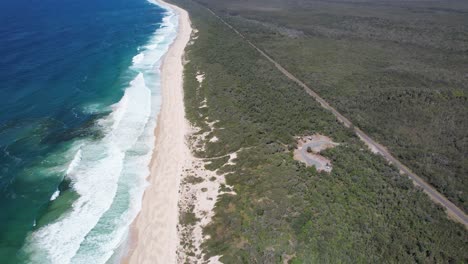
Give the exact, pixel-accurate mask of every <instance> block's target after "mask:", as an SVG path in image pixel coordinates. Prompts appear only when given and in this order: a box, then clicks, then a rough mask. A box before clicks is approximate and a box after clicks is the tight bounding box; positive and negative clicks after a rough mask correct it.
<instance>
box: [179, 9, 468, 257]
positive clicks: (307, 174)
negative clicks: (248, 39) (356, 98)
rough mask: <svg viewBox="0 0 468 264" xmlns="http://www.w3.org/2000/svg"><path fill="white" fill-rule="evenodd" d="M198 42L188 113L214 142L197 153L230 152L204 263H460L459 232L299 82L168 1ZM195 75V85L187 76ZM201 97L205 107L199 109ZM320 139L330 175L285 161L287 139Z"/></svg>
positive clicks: (202, 16) (216, 25)
mask: <svg viewBox="0 0 468 264" xmlns="http://www.w3.org/2000/svg"><path fill="white" fill-rule="evenodd" d="M173 2H174V3H176V4H177V5H179V6H181V7H182V8H184V9H186V10H188V11H189V13H190V17H191V20H192V25H193V26H194V27H195V28H196V29H197V30H198V33H197V35H198V38H197V39H196V40H195V42H194V44H192V45H190V46H189V47H188V48H187V50H186V51H187V53H186V56H187V58H186V59H187V61H188V63H187V64H186V66H185V85H184V87H185V89H184V90H185V103H186V113H187V117H188V119H189V120H190V122H192V123H193V124H195V125H197V126H199V127H202V128H203V130H202V131H200V132H199V133H202V132H204V131H208V130H209V128H208V125H207V123H206V122H207V121H208V122H212V121H215V120H219V122H217V123H215V124H214V131H213V132H212V133H211V134H210V135H209V137H208V138H211V137H212V136H216V137H217V138H219V141H217V142H206V143H207V144H206V150H205V151H203V152H200V153H197V155H199V156H200V157H217V156H222V155H226V154H229V153H231V152H233V151H238V150H240V149H242V150H241V151H240V152H239V153H238V158H237V159H236V160H235V163H236V164H235V165H224V166H223V165H222V164H221V163H216V166H211V167H210V169H213V170H214V169H218V172H219V173H224V174H226V180H227V183H228V184H229V185H233V186H234V191H235V192H236V193H237V195H228V194H226V195H223V196H222V197H221V198H220V199H219V200H218V202H217V206H216V209H215V217H214V219H213V222H212V224H210V225H209V226H208V227H207V228H206V229H205V233H206V234H207V235H210V239H208V240H207V241H206V243H205V244H204V249H205V252H207V253H208V255H207V256H206V257H209V256H214V255H222V258H221V261H222V262H224V263H284V262H285V261H286V262H288V263H337V262H338V263H339V262H346V263H364V262H366V263H367V262H371V263H381V262H383V263H414V262H424V263H426V262H436V263H449V262H454V263H463V262H466V261H468V254H467V253H466V250H465V249H466V246H467V242H468V241H467V232H466V230H465V229H464V227H463V226H461V225H459V224H457V223H455V222H453V221H451V220H449V219H448V218H447V215H446V214H445V212H444V211H443V210H442V209H441V208H440V207H438V206H436V205H435V204H434V203H433V202H431V201H430V200H429V198H428V197H427V195H425V194H424V193H423V192H421V191H420V190H418V189H417V188H415V187H414V186H413V184H412V183H411V182H410V181H409V180H408V179H407V178H406V177H404V176H401V175H400V174H399V173H398V171H397V170H396V169H395V168H393V167H392V166H389V165H388V164H386V162H385V161H384V160H383V159H382V158H381V157H379V156H375V155H373V154H371V153H370V152H369V151H368V150H367V148H366V147H365V146H364V145H363V144H362V143H361V142H360V140H359V139H358V138H356V137H355V136H354V134H353V133H352V132H351V131H350V130H348V129H346V128H344V127H343V126H342V125H341V124H339V123H338V122H337V121H336V119H335V118H334V117H333V115H332V114H331V113H329V112H327V111H325V110H323V109H322V108H321V107H320V106H319V105H318V103H317V102H315V101H314V100H313V99H312V98H311V97H309V96H308V95H307V94H306V93H305V92H304V91H303V90H302V89H301V88H300V87H299V86H297V85H296V84H295V83H293V82H292V81H290V80H289V79H287V78H286V77H284V76H283V75H282V74H281V73H279V72H278V71H277V70H276V68H275V67H274V66H273V65H272V64H271V63H269V62H268V61H266V60H265V59H264V58H263V57H261V56H260V55H259V54H258V53H257V52H256V51H255V50H254V49H252V48H251V47H250V46H249V45H248V44H247V43H245V42H244V41H243V40H242V39H240V38H239V37H238V36H237V35H236V34H235V33H233V31H232V30H231V29H229V28H228V27H227V26H225V25H224V24H222V23H220V21H219V20H217V19H216V18H215V17H214V16H213V15H212V14H210V13H209V12H208V11H207V10H206V9H205V8H204V7H203V6H202V5H200V4H198V3H196V2H193V1H190V0H175V1H173ZM200 73H203V74H204V77H205V80H204V81H203V84H202V86H201V87H199V83H198V81H197V80H196V76H197V75H198V74H200ZM205 99H206V100H207V101H206V102H207V105H208V108H200V106H201V105H202V102H203V101H204V100H205ZM313 133H321V134H324V135H326V136H329V137H331V138H332V139H333V140H334V141H335V142H339V143H340V145H339V146H338V147H336V148H333V149H330V150H327V151H326V152H324V155H325V156H326V157H327V158H329V159H331V160H332V163H333V170H332V172H331V173H330V174H327V173H318V172H317V171H316V170H315V169H314V168H306V167H305V166H304V165H303V164H302V163H300V162H297V161H295V160H294V159H293V158H292V152H291V149H292V148H293V147H294V144H295V140H294V138H293V137H294V136H297V135H304V134H313Z"/></svg>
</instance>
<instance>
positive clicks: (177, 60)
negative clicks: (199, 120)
mask: <svg viewBox="0 0 468 264" xmlns="http://www.w3.org/2000/svg"><path fill="white" fill-rule="evenodd" d="M158 2H160V3H161V4H162V5H166V6H170V7H171V8H172V9H173V10H174V11H175V12H177V13H178V14H179V31H178V35H177V38H176V40H175V41H174V43H173V44H172V45H171V47H170V48H169V51H168V52H167V54H166V56H165V58H164V62H163V65H162V67H161V82H162V96H163V99H162V108H161V112H160V114H159V118H158V125H157V128H156V131H155V133H156V142H155V148H154V153H153V158H152V161H151V165H150V166H151V175H150V176H149V178H148V181H149V184H150V185H149V186H148V188H147V189H146V191H145V194H144V197H143V205H142V210H141V212H140V214H139V215H138V217H137V219H136V220H135V222H134V223H133V226H132V231H131V237H132V239H131V240H132V244H133V245H131V247H132V249H131V250H130V253H129V256H128V259H127V260H124V262H126V261H128V262H130V263H138V264H144V263H151V264H157V263H161V264H171V263H176V259H177V257H176V255H177V254H176V250H177V247H178V245H179V239H178V234H177V224H178V205H177V204H178V200H179V185H180V175H181V174H182V170H183V166H184V164H186V162H187V160H189V159H190V156H191V155H190V151H189V149H188V147H187V146H186V144H185V142H186V141H185V135H186V134H187V133H188V124H187V122H186V120H185V116H184V115H185V111H184V104H183V87H182V81H183V65H182V56H183V54H184V48H185V46H186V45H187V43H188V41H189V39H190V34H191V31H192V29H191V26H190V20H189V17H188V14H187V12H186V11H185V10H183V9H181V8H179V7H177V6H174V5H170V4H167V3H165V2H162V1H158Z"/></svg>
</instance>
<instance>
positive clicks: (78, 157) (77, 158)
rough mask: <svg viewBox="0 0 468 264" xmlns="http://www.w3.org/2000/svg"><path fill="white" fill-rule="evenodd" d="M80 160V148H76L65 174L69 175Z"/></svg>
mask: <svg viewBox="0 0 468 264" xmlns="http://www.w3.org/2000/svg"><path fill="white" fill-rule="evenodd" d="M80 160H81V148H80V149H78V151H77V152H76V154H75V156H74V157H73V159H72V161H71V162H70V164H69V165H68V168H67V171H66V174H67V175H70V174H71V173H72V172H73V170H74V169H75V168H76V166H78V164H79V163H80Z"/></svg>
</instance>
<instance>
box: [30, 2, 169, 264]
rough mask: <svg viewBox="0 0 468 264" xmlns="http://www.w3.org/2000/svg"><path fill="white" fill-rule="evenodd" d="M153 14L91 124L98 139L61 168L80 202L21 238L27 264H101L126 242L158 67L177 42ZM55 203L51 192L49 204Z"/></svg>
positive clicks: (143, 170) (137, 203)
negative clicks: (113, 96)
mask: <svg viewBox="0 0 468 264" xmlns="http://www.w3.org/2000/svg"><path fill="white" fill-rule="evenodd" d="M150 2H151V3H152V4H156V5H158V6H160V5H159V4H157V3H156V2H153V1H150ZM160 7H161V8H163V9H164V10H165V11H166V14H165V16H164V18H163V20H162V23H161V27H160V28H159V29H157V30H156V32H155V33H154V34H153V36H152V37H151V39H150V41H149V42H148V43H147V44H146V45H145V46H144V47H141V48H140V49H139V54H137V55H136V56H134V58H133V61H132V62H133V63H132V65H131V67H130V68H129V69H128V72H129V74H133V75H135V76H136V77H135V78H134V79H133V80H132V81H131V82H130V83H129V85H128V87H127V88H126V89H125V91H124V95H123V97H122V98H121V100H120V101H119V102H118V103H116V104H115V105H113V106H112V112H111V114H110V115H109V116H107V117H105V118H103V119H101V120H99V122H98V126H99V128H100V129H102V130H103V132H104V137H103V138H102V139H99V140H91V139H88V140H81V141H80V142H79V147H75V148H74V149H73V151H75V155H74V157H73V159H71V160H70V163H69V166H68V168H64V174H65V175H66V176H65V177H67V178H69V179H70V180H71V182H72V184H71V186H72V188H73V190H74V191H75V192H76V193H77V194H78V196H79V197H78V198H77V200H76V201H74V202H73V205H72V207H71V208H70V210H69V211H68V212H67V213H66V214H64V215H62V216H61V217H60V218H59V219H58V220H56V221H55V222H53V223H50V224H48V225H46V226H43V227H41V228H39V229H38V230H36V231H35V232H33V233H32V234H31V235H30V236H29V237H28V238H27V241H26V244H25V246H24V248H23V250H22V251H23V252H25V254H27V255H28V258H29V260H30V262H32V263H60V264H63V263H106V262H107V261H109V259H111V258H112V256H113V255H114V254H115V251H116V250H117V249H118V248H119V246H120V245H121V244H122V243H123V242H124V240H125V239H126V237H127V233H128V230H129V226H130V224H131V223H132V221H133V220H134V218H135V217H136V215H137V214H138V212H139V211H140V209H141V200H142V196H143V192H144V189H145V187H146V184H147V183H146V180H145V178H146V177H147V176H148V175H149V169H148V164H149V162H150V160H151V155H152V152H153V146H154V144H153V142H154V140H155V138H154V133H153V132H154V129H155V127H156V118H157V115H158V113H159V110H160V105H161V97H160V71H159V66H160V64H161V58H162V57H163V56H164V54H165V53H166V52H167V50H168V49H169V46H170V44H171V43H172V42H173V41H174V39H175V37H176V35H177V26H178V17H177V15H176V14H175V13H174V12H173V11H172V10H170V9H168V8H167V7H164V6H160ZM76 148H78V149H77V150H76ZM58 200H60V193H59V192H56V193H54V194H53V196H52V197H51V201H52V202H56V201H58Z"/></svg>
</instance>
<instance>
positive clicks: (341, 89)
mask: <svg viewBox="0 0 468 264" xmlns="http://www.w3.org/2000/svg"><path fill="white" fill-rule="evenodd" d="M197 2H200V3H202V4H203V5H205V6H207V7H209V8H210V9H212V10H213V11H214V12H216V13H217V15H220V16H221V17H222V18H223V19H225V20H226V21H228V23H230V24H231V25H233V26H234V27H235V28H236V29H237V30H238V31H240V32H241V33H242V34H244V35H245V36H246V37H247V38H248V39H249V40H250V41H252V42H253V43H254V44H255V45H257V46H259V47H260V48H261V49H262V50H264V51H265V52H266V53H267V54H269V55H270V56H271V57H273V58H274V59H275V60H276V61H278V62H279V63H281V65H283V66H284V67H285V68H286V69H288V70H289V71H290V72H292V73H293V74H294V75H296V76H297V77H298V78H299V79H301V80H302V81H304V82H305V83H306V84H307V85H309V86H310V87H312V88H313V89H314V90H315V91H316V92H318V93H319V94H320V95H321V96H322V97H323V98H325V99H326V100H327V101H328V102H329V103H330V104H331V105H332V106H334V107H335V108H336V109H337V110H338V111H340V112H341V113H343V114H344V115H345V116H346V117H347V118H349V119H350V120H351V121H352V122H353V123H354V125H356V126H358V127H360V128H361V129H363V130H364V131H366V133H368V134H369V135H370V136H372V137H373V138H374V139H376V140H377V141H378V142H380V143H382V144H383V145H385V146H386V147H387V148H388V149H389V150H390V152H392V153H393V154H394V156H395V157H397V158H398V159H399V160H400V161H401V162H403V163H404V164H405V165H407V166H408V167H410V168H411V169H412V170H413V171H414V172H415V173H416V174H418V175H419V176H421V177H422V178H424V179H425V180H426V181H427V182H428V183H430V184H431V185H432V186H434V187H435V188H436V189H437V190H438V191H439V192H441V193H442V194H443V195H445V196H446V197H447V198H448V199H450V200H451V201H452V202H454V203H455V204H456V205H457V206H459V207H461V208H462V209H464V210H465V211H468V182H467V177H466V176H467V175H468V163H467V160H468V141H467V139H468V133H467V131H468V121H467V120H468V85H467V84H468V75H467V73H466V68H467V63H466V62H467V60H468V58H467V55H466V54H467V51H468V15H467V14H468V4H467V2H466V1H451V2H450V3H447V2H446V1H431V2H430V3H428V2H426V1H424V2H421V1H400V0H388V1H367V0H365V1H357V2H355V1H343V0H339V1H309V0H308V1H304V0H296V1H265V0H253V1H229V0H221V1H219V0H198V1H197Z"/></svg>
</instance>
